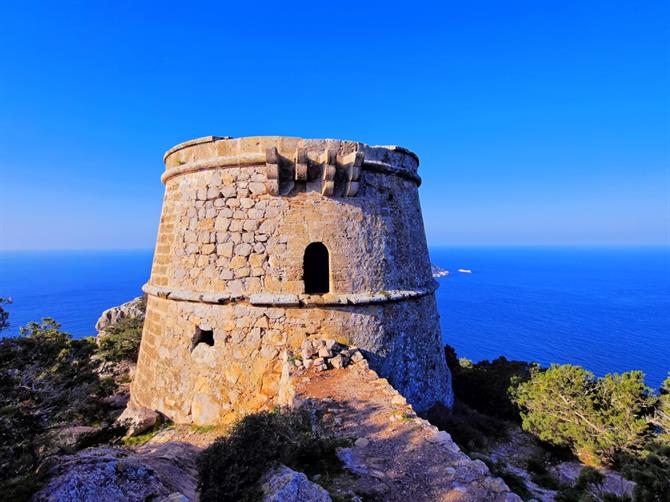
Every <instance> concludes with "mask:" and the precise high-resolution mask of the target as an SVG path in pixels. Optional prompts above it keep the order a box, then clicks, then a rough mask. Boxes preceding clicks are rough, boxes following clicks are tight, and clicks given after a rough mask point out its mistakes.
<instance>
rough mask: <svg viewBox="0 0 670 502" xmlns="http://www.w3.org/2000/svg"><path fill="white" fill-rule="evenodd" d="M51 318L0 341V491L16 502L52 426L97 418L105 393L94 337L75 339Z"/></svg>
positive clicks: (27, 485)
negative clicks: (94, 354)
mask: <svg viewBox="0 0 670 502" xmlns="http://www.w3.org/2000/svg"><path fill="white" fill-rule="evenodd" d="M59 328H60V325H59V324H58V323H57V322H56V321H54V320H53V319H49V318H46V319H43V320H42V322H41V323H40V324H38V323H35V322H31V323H29V324H28V325H27V326H26V327H25V328H21V334H22V335H24V336H18V337H11V338H3V339H2V340H0V493H3V496H6V497H8V498H9V499H10V500H11V499H16V500H20V499H22V498H25V497H23V493H24V491H25V490H28V489H32V488H30V487H33V486H34V484H35V476H34V470H35V468H36V466H37V464H38V463H39V461H40V452H41V451H43V450H44V448H45V446H47V445H46V444H45V443H44V440H45V437H46V435H45V434H44V433H45V432H46V431H47V430H49V429H50V428H53V427H56V426H59V425H63V424H68V425H72V424H77V423H87V422H91V421H93V420H98V419H100V418H101V417H102V416H103V415H102V413H103V410H102V407H101V406H100V405H99V404H98V401H97V400H96V397H102V396H104V395H106V394H107V392H108V390H107V389H105V387H104V386H103V385H101V382H100V379H99V378H98V375H97V374H96V373H95V368H96V363H95V362H94V360H92V359H91V356H92V355H93V353H94V351H95V349H96V345H95V342H94V341H93V339H91V338H85V339H81V340H73V339H72V338H71V337H70V335H68V334H67V333H64V332H62V331H60V329H59Z"/></svg>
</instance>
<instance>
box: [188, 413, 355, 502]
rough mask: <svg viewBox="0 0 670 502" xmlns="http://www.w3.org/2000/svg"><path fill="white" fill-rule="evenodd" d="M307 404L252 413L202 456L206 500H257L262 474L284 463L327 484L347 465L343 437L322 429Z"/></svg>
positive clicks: (202, 486)
mask: <svg viewBox="0 0 670 502" xmlns="http://www.w3.org/2000/svg"><path fill="white" fill-rule="evenodd" d="M312 425H313V424H312V417H311V415H310V413H309V412H308V411H307V410H305V409H298V410H275V411H273V412H260V413H254V414H252V415H247V416H246V417H244V418H243V419H242V420H240V421H239V422H237V423H236V424H235V425H234V426H233V427H232V428H231V430H230V431H229V432H228V433H227V434H226V435H224V436H222V437H220V438H218V439H217V440H216V441H215V442H214V443H213V444H212V445H211V446H209V447H208V448H207V449H206V450H205V451H204V452H203V453H202V454H201V455H200V457H199V459H198V473H199V489H200V490H201V492H200V493H201V500H202V501H203V502H210V501H231V502H232V501H241V502H244V501H255V500H259V497H260V486H259V479H260V478H261V476H262V475H263V474H264V473H265V472H266V471H267V470H268V469H269V468H271V467H273V466H275V465H277V464H284V465H286V466H288V467H290V468H292V469H295V470H297V471H302V472H305V473H306V474H307V475H308V476H310V477H313V476H315V475H316V474H319V475H320V479H319V483H320V484H327V483H328V482H329V480H330V479H332V477H333V475H335V474H336V473H338V472H340V471H341V469H342V467H341V465H340V462H339V459H338V458H337V455H336V451H335V450H336V448H337V447H338V446H342V445H343V441H342V440H339V439H336V438H334V437H331V436H329V435H326V434H325V433H322V432H318V427H317V428H313V426H312Z"/></svg>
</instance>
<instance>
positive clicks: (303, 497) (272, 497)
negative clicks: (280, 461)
mask: <svg viewBox="0 0 670 502" xmlns="http://www.w3.org/2000/svg"><path fill="white" fill-rule="evenodd" d="M261 488H262V490H263V498H262V501H263V502H332V499H331V498H330V495H328V492H327V491H326V490H324V489H323V488H321V487H320V486H319V485H317V484H316V483H313V482H311V481H310V480H309V479H308V478H307V476H305V475H304V474H303V473H302V472H297V471H294V470H293V469H289V468H288V467H286V466H285V465H280V466H278V467H275V468H274V469H271V470H270V471H268V472H267V473H266V474H265V475H264V476H263V478H262V479H261Z"/></svg>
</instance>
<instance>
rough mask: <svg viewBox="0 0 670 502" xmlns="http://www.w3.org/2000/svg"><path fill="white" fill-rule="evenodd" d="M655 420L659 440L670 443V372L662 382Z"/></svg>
mask: <svg viewBox="0 0 670 502" xmlns="http://www.w3.org/2000/svg"><path fill="white" fill-rule="evenodd" d="M653 421H654V424H655V425H656V427H657V428H658V429H657V433H658V439H659V441H661V442H662V443H665V444H668V445H670V374H669V375H668V378H666V379H665V381H664V382H663V383H662V384H661V388H660V390H659V397H658V403H657V405H656V413H655V414H654V420H653Z"/></svg>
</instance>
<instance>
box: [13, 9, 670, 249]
mask: <svg viewBox="0 0 670 502" xmlns="http://www.w3.org/2000/svg"><path fill="white" fill-rule="evenodd" d="M0 19H2V30H0V152H1V153H0V215H1V216H0V249H27V248H31V249H35V248H149V247H153V243H154V239H155V235H156V229H157V224H158V217H159V213H160V205H161V200H162V194H163V186H162V185H161V183H160V181H159V177H160V174H161V171H162V169H163V166H162V162H161V157H162V154H163V152H164V151H165V150H166V149H167V148H169V147H170V146H172V145H173V144H176V143H179V142H181V141H184V140H187V139H191V138H195V137H199V136H204V135H209V134H214V135H231V136H245V135H260V134H285V135H295V136H304V137H332V138H348V139H355V140H360V141H364V142H367V143H372V144H393V143H396V144H400V145H403V146H406V147H408V148H410V149H412V150H414V151H416V152H417V153H418V154H419V156H420V157H421V160H422V163H421V167H420V172H421V175H422V177H423V179H424V184H423V185H422V187H421V189H420V193H421V200H422V206H423V210H424V219H425V222H426V230H427V234H428V239H429V243H430V244H432V245H454V244H580V245H581V244H603V245H608V244H626V245H636V244H665V245H668V244H670V34H669V31H668V26H670V2H667V1H645V2H631V1H611V0H610V1H602V2H601V1H586V2H585V1H555V2H552V1H546V2H545V1H542V2H538V1H536V0H535V1H526V2H520V1H513V0H512V1H506V2H500V1H495V2H494V1H491V2H484V1H479V2H478V1H472V2H462V1H460V2H439V3H438V2H435V3H434V4H429V3H422V2H405V3H399V4H395V5H394V4H392V3H391V2H379V3H371V2H370V3H369V2H360V1H359V2H355V3H350V4H347V3H345V2H335V3H332V2H331V3H325V2H310V3H306V4H300V3H293V2H271V3H267V4H263V3H262V2H220V1H219V2H212V3H204V2H200V3H196V2H178V3H177V2H175V3H173V2H167V1H164V2H155V3H153V4H152V5H150V3H149V2H144V3H142V2H130V1H114V2H110V1H97V2H78V3H75V2H34V4H33V5H30V2H23V1H16V2H14V1H11V2H10V1H4V2H2V3H1V4H0Z"/></svg>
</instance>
